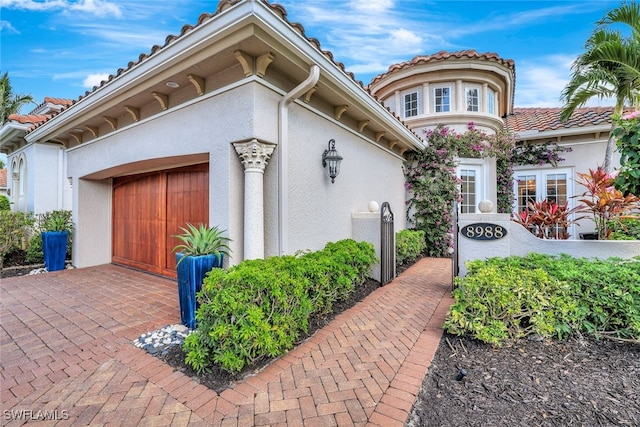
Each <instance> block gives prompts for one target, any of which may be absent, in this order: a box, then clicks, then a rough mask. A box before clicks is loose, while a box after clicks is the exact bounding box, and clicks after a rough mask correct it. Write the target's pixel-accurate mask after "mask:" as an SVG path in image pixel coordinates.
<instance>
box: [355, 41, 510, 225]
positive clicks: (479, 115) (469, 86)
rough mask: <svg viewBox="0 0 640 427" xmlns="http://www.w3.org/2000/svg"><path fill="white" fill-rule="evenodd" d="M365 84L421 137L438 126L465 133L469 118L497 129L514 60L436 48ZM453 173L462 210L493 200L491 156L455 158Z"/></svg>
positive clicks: (505, 110) (507, 111)
mask: <svg viewBox="0 0 640 427" xmlns="http://www.w3.org/2000/svg"><path fill="white" fill-rule="evenodd" d="M368 88H369V90H370V91H371V93H372V94H373V95H374V96H376V97H377V98H378V99H380V100H381V101H382V102H383V103H384V104H385V105H387V106H388V107H389V109H390V110H391V111H393V112H394V113H395V114H397V115H398V116H400V117H401V118H402V120H403V121H405V123H407V125H408V126H409V127H411V128H412V129H413V130H414V131H415V132H416V133H418V134H420V135H424V131H426V130H428V129H433V128H434V127H436V126H437V125H438V124H443V125H446V126H447V127H449V128H450V129H453V130H455V131H456V132H458V133H464V132H465V131H466V130H467V125H468V124H469V122H473V123H474V124H475V126H476V128H478V129H479V130H481V131H484V132H487V133H496V132H497V131H498V130H500V129H502V128H503V127H504V120H503V118H504V117H506V116H508V115H510V114H512V112H513V97H514V90H515V63H514V62H513V60H510V59H502V58H501V57H500V56H498V55H497V54H495V53H478V52H476V51H475V50H463V51H459V52H437V53H435V54H433V55H421V56H416V57H414V58H413V59H411V60H410V61H406V62H402V63H399V64H394V65H391V66H390V67H389V69H388V71H387V72H386V73H384V74H380V75H379V76H376V77H375V78H373V80H372V81H371V83H370V84H369V86H368ZM457 172H458V177H459V178H460V180H461V189H462V196H463V197H462V202H461V203H460V207H461V210H462V212H463V213H474V212H476V209H477V205H478V203H479V202H480V201H481V200H484V199H489V200H493V201H495V200H496V199H497V186H496V181H497V179H496V178H497V177H496V167H495V160H494V159H491V158H486V159H460V163H459V166H458V171H457ZM494 210H495V203H494Z"/></svg>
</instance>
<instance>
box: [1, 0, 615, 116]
mask: <svg viewBox="0 0 640 427" xmlns="http://www.w3.org/2000/svg"><path fill="white" fill-rule="evenodd" d="M217 3H218V1H217V0H206V1H205V0H154V1H151V0H0V7H1V8H2V13H1V15H0V30H1V46H0V49H1V55H2V56H1V65H0V69H1V71H2V72H3V73H4V72H9V77H10V78H11V82H12V84H13V89H14V92H15V93H25V94H31V95H33V96H34V98H35V99H36V101H38V102H42V101H43V99H44V97H45V96H51V97H58V98H70V99H77V98H78V97H79V96H80V95H82V94H84V92H85V91H86V90H89V89H91V87H92V86H93V85H96V84H98V83H99V82H100V80H102V79H104V78H105V77H106V76H108V75H109V74H115V73H116V72H117V70H118V68H124V67H126V66H127V63H128V62H129V61H136V60H137V59H138V56H139V55H140V54H141V53H148V52H149V51H150V49H151V47H152V46H153V45H155V44H158V45H163V44H164V40H165V38H166V36H167V35H169V34H179V32H180V29H181V27H182V26H183V25H185V24H195V23H196V22H197V19H198V16H199V15H200V14H201V13H203V12H210V13H211V12H214V11H215V8H216V6H217ZM277 3H280V4H281V5H283V6H284V7H285V8H286V10H287V12H288V19H289V20H290V21H292V22H299V23H301V24H302V25H303V26H304V27H305V30H306V33H307V35H308V36H309V37H315V38H317V39H319V40H320V42H321V44H322V48H323V49H325V50H330V51H331V52H333V54H334V57H335V59H336V60H338V61H341V62H343V63H344V64H345V65H346V68H347V70H349V71H352V72H353V73H354V74H355V75H356V78H357V79H359V80H362V81H363V82H364V83H365V84H367V83H369V81H370V80H371V78H372V77H374V76H375V75H377V74H379V73H383V72H385V71H386V70H387V68H388V67H389V65H391V64H394V63H397V62H403V61H407V60H409V59H411V58H413V57H414V56H416V55H423V54H431V53H435V52H437V51H440V50H448V51H456V50H463V49H475V50H477V51H479V52H495V53H497V54H499V55H500V56H501V57H502V58H505V59H513V60H515V62H516V96H515V104H516V107H531V106H539V107H549V106H560V105H561V103H560V93H561V91H562V89H563V88H564V86H565V84H566V83H567V81H568V79H569V76H570V66H571V63H572V62H573V60H574V59H575V57H576V56H577V55H578V54H580V53H581V52H582V49H583V46H584V42H585V41H586V40H587V38H588V36H589V34H590V33H591V32H592V30H593V29H594V27H595V22H596V21H598V20H599V19H600V18H602V16H604V15H605V14H606V12H607V11H609V10H611V9H613V8H615V7H617V6H619V5H620V1H609V0H584V1H578V0H574V1H565V0H549V1H544V0H537V1H518V0H505V1H480V0H476V1H427V0H280V1H277ZM591 105H596V104H595V103H594V104H591ZM30 109H31V106H30V107H27V108H25V109H23V111H22V112H23V113H26V112H28V111H29V110H30Z"/></svg>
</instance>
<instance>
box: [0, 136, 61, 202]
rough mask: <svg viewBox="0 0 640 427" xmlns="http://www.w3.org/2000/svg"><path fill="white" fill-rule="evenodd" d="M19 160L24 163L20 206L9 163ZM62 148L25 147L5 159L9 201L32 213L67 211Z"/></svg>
mask: <svg viewBox="0 0 640 427" xmlns="http://www.w3.org/2000/svg"><path fill="white" fill-rule="evenodd" d="M19 159H23V160H24V161H25V162H26V167H25V176H24V177H22V178H23V179H25V180H26V181H25V183H26V186H25V193H24V202H23V203H20V202H19V201H18V198H19V189H18V188H14V183H15V182H17V181H14V180H13V176H12V164H13V162H14V161H19ZM66 162H67V160H66V154H65V149H64V147H62V146H61V145H58V144H38V143H34V144H29V145H27V146H25V147H24V148H22V149H20V150H17V151H15V152H13V153H11V155H10V156H9V157H8V159H7V168H8V170H9V173H8V176H7V187H8V188H11V201H12V202H13V203H14V204H15V205H14V206H15V209H17V208H18V206H21V207H23V209H22V210H24V211H25V212H33V213H35V214H40V213H45V212H49V211H53V210H57V209H65V210H71V206H72V188H71V184H70V183H69V180H68V179H67V178H66V177H67V164H66Z"/></svg>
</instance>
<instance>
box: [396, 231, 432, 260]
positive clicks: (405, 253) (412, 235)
mask: <svg viewBox="0 0 640 427" xmlns="http://www.w3.org/2000/svg"><path fill="white" fill-rule="evenodd" d="M424 236H425V233H424V230H410V229H405V230H401V231H398V232H397V233H396V264H404V263H405V262H408V261H413V260H415V259H416V258H418V257H419V256H420V255H421V254H422V253H423V252H424V251H425V249H426V248H427V244H426V242H425V240H424Z"/></svg>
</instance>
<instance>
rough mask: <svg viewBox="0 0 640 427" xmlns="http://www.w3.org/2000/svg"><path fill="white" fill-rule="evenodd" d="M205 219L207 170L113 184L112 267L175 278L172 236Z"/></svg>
mask: <svg viewBox="0 0 640 427" xmlns="http://www.w3.org/2000/svg"><path fill="white" fill-rule="evenodd" d="M208 219H209V165H208V164H203V165H196V166H189V167H186V168H180V169H171V170H165V171H160V172H152V173H146V174H141V175H131V176H126V177H119V178H115V179H114V181H113V233H112V246H113V257H112V261H113V262H114V263H116V264H122V265H126V266H129V267H134V268H139V269H141V270H145V271H149V272H151V273H155V274H161V275H163V276H169V277H175V267H176V263H175V254H173V252H172V251H171V250H172V249H173V248H174V247H175V245H177V244H179V243H180V242H179V241H178V240H177V239H176V238H174V237H172V236H173V235H175V234H179V233H181V230H180V228H179V227H184V226H185V224H186V223H187V222H190V223H192V224H199V223H205V224H206V223H208Z"/></svg>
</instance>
